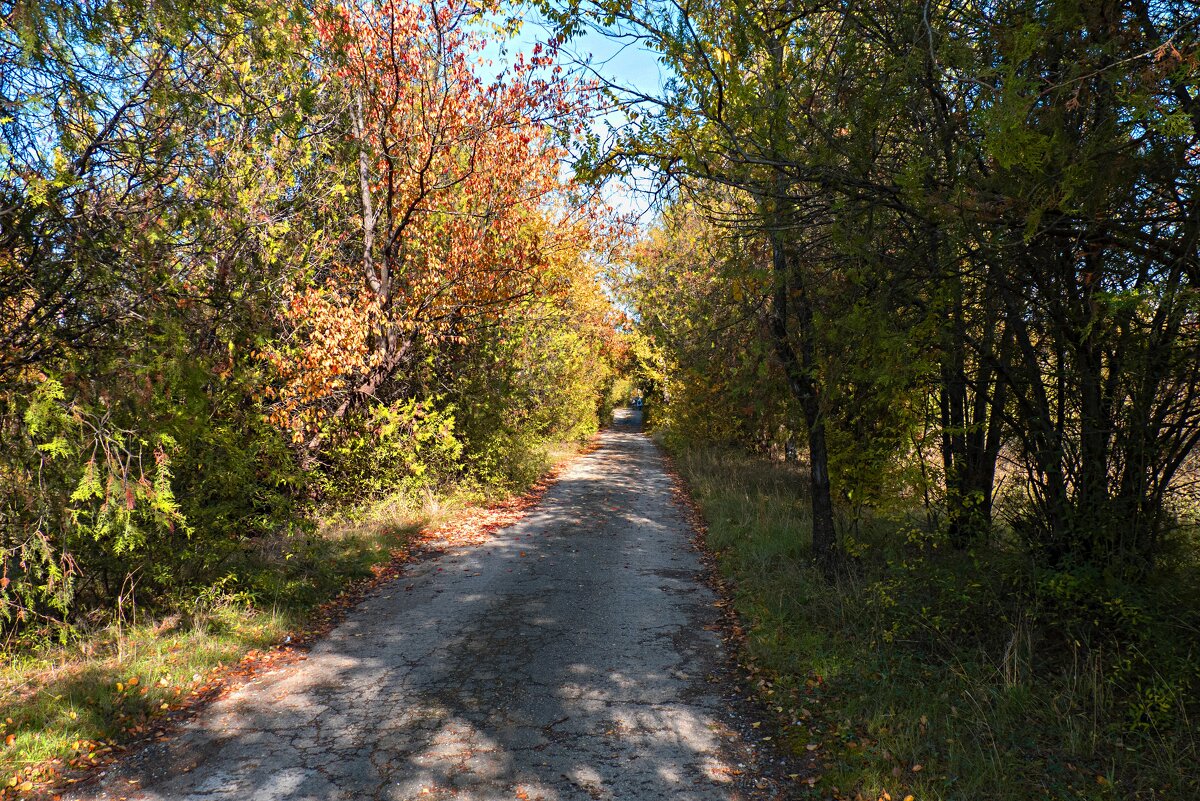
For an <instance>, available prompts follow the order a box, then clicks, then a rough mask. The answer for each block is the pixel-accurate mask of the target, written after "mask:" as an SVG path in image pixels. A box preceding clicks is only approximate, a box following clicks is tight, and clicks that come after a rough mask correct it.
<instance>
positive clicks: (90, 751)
mask: <svg viewBox="0 0 1200 801" xmlns="http://www.w3.org/2000/svg"><path fill="white" fill-rule="evenodd" d="M579 452H580V448H578V447H570V446H558V447H555V448H552V449H550V451H549V452H548V453H547V458H546V470H545V471H544V472H543V474H542V475H543V479H544V478H546V477H547V476H549V475H551V474H552V473H553V472H555V470H556V469H557V467H559V466H560V465H561V464H562V463H563V462H565V461H567V460H569V459H570V458H571V457H572V456H574V455H575V454H577V453H579ZM544 485H545V482H544V481H543V482H541V483H539V484H538V485H535V487H534V488H533V492H534V493H535V494H536V492H537V491H538V487H543V486H544ZM530 497H531V496H528V495H526V496H516V495H514V496H509V497H508V498H492V499H488V500H486V501H485V500H484V499H482V498H481V497H480V496H479V495H478V494H477V493H472V494H467V493H461V492H448V493H445V494H443V495H441V496H438V497H429V498H426V499H425V500H424V501H423V502H422V503H420V504H413V503H409V502H406V501H405V499H402V498H393V499H391V500H389V501H385V502H379V503H376V504H373V505H371V506H369V507H366V508H363V509H359V510H356V511H355V513H354V514H352V515H349V516H344V517H340V518H338V519H330V520H327V521H326V523H325V524H324V525H322V526H320V527H319V528H318V529H317V530H316V531H314V532H312V533H310V534H307V535H303V536H297V537H293V538H289V539H287V540H286V541H280V542H276V543H260V544H259V545H258V547H257V548H256V549H255V552H254V553H250V554H247V558H250V559H254V560H256V561H257V563H258V567H259V568H260V569H262V570H264V571H269V572H270V575H271V586H273V587H274V588H276V589H275V591H274V592H273V594H272V596H271V597H269V598H267V597H259V598H249V597H246V596H245V595H244V594H240V593H238V592H236V591H229V590H227V589H225V588H224V587H223V585H222V583H221V582H217V583H216V584H215V585H214V586H213V587H212V588H211V592H208V593H205V594H204V596H203V597H201V598H200V599H198V600H196V601H194V602H192V603H190V604H189V605H188V608H187V609H185V610H182V611H181V612H180V613H178V614H173V615H170V616H168V617H166V618H163V619H147V620H135V622H134V623H132V624H125V625H117V624H109V625H105V626H102V627H96V628H94V629H92V630H90V631H86V632H83V633H81V634H80V635H79V636H78V637H77V638H76V639H75V640H74V641H73V642H71V643H70V644H68V645H54V644H49V643H47V644H44V645H42V646H40V647H35V648H27V647H26V648H22V649H21V650H15V651H13V652H10V653H3V654H0V659H2V660H3V661H2V662H0V738H2V740H3V744H2V745H0V798H10V797H15V798H22V797H36V796H38V795H39V794H46V793H49V792H52V790H53V787H54V786H55V785H56V784H57V783H59V782H60V781H61V779H62V777H63V776H68V775H70V774H72V773H74V772H75V771H76V770H80V769H87V768H89V767H91V766H95V765H97V764H102V763H104V762H106V761H109V760H111V759H113V758H114V757H115V756H116V755H117V754H118V753H119V752H120V751H121V750H122V749H123V748H124V747H125V746H126V745H128V744H130V743H132V742H136V741H140V740H145V739H152V738H155V737H158V736H163V735H164V733H165V732H166V731H167V730H168V729H169V727H170V726H171V725H172V721H173V720H176V719H178V718H180V717H184V716H186V715H187V714H188V713H189V712H190V711H191V710H192V709H193V708H195V707H196V706H198V705H199V704H202V703H204V701H206V700H207V699H209V698H211V697H213V696H214V695H217V694H219V693H220V691H221V689H222V688H223V687H224V686H226V685H227V684H229V683H230V682H235V681H236V680H237V679H238V678H239V677H240V676H243V675H247V674H250V673H253V672H254V671H256V670H258V669H261V668H263V667H266V666H269V665H271V664H273V663H274V662H276V661H278V660H287V659H291V658H295V656H296V655H297V654H296V652H295V649H294V646H295V645H297V644H299V643H302V642H304V641H306V640H308V639H310V638H311V637H313V636H315V635H319V634H320V633H321V632H322V631H324V630H325V629H326V628H327V627H328V626H329V625H331V624H332V622H334V621H335V620H336V619H337V617H338V616H339V614H340V613H341V611H343V609H344V608H345V607H347V606H348V605H352V603H353V602H354V601H355V600H356V599H357V598H358V597H359V595H361V593H362V592H363V591H365V589H366V588H368V587H370V586H371V585H372V584H373V583H374V582H376V581H379V580H381V579H383V578H386V577H387V576H388V575H389V574H390V573H391V572H394V571H395V570H396V569H398V565H399V564H400V563H401V562H402V561H403V560H404V559H405V558H407V552H408V549H409V548H410V547H411V546H412V545H414V544H416V543H417V542H418V541H419V540H420V535H421V533H422V532H424V531H430V530H433V529H437V530H439V531H444V530H446V529H452V528H454V527H455V526H470V527H480V526H482V527H484V528H491V527H493V526H495V525H504V524H506V523H507V522H510V521H511V519H512V517H513V516H514V515H516V514H519V513H520V510H521V509H523V508H524V506H525V505H526V501H527V500H528V499H529V498H530ZM493 504H498V506H497V507H495V508H496V509H497V510H498V511H497V512H496V513H494V514H493V513H492V512H491V511H490V510H491V509H492V508H493ZM282 644H288V645H290V646H292V647H288V648H282V649H281V648H279V647H278V646H280V645H282Z"/></svg>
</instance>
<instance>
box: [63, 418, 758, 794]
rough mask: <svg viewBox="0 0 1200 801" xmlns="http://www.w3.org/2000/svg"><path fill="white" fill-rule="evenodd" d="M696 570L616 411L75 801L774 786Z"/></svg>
mask: <svg viewBox="0 0 1200 801" xmlns="http://www.w3.org/2000/svg"><path fill="white" fill-rule="evenodd" d="M700 574H701V562H700V559H699V557H698V555H697V553H696V552H695V550H694V548H693V546H692V544H691V531H690V529H689V527H688V525H687V523H686V521H685V519H684V517H683V516H682V514H681V513H680V511H679V510H678V509H677V508H676V506H675V505H674V503H673V500H672V495H671V481H670V478H669V477H668V475H667V474H666V472H665V470H664V464H663V460H662V456H661V455H660V454H659V453H658V451H657V449H656V448H655V446H654V445H653V443H652V442H650V441H649V439H647V438H646V437H645V436H644V435H642V434H641V433H640V412H639V411H636V410H623V411H621V412H619V413H618V419H617V423H616V425H615V426H614V427H613V428H612V429H611V430H609V431H606V432H605V433H604V434H603V435H602V443H601V447H600V448H599V449H598V450H596V451H595V452H593V453H591V454H589V455H587V456H584V457H581V458H579V459H577V460H576V461H575V462H573V463H572V464H571V465H570V466H569V467H568V468H567V469H566V470H565V471H564V472H563V474H562V476H561V478H560V479H559V481H558V482H557V484H555V485H554V486H553V487H552V488H551V489H550V490H549V492H547V494H546V495H545V497H544V498H543V500H542V502H541V503H540V505H539V506H538V507H537V508H536V509H534V510H532V511H531V512H530V514H529V515H528V516H527V517H526V518H524V519H523V520H522V521H520V522H519V523H517V524H515V525H513V526H510V527H509V528H507V529H504V530H502V531H500V532H498V534H497V535H496V536H495V537H494V538H493V539H492V540H490V541H488V542H486V543H484V544H482V545H478V546H472V547H469V548H463V549H457V550H451V551H448V552H447V553H445V554H443V555H441V556H438V557H437V558H433V559H429V560H427V561H425V562H423V563H421V564H417V565H414V566H412V567H411V569H409V570H408V571H407V572H406V574H405V575H404V576H402V577H401V578H399V579H398V580H397V581H396V582H393V583H391V584H388V585H386V586H384V587H383V588H381V589H380V590H379V591H378V592H377V593H375V594H374V595H372V596H371V597H370V598H368V599H367V600H366V601H365V602H364V603H363V604H362V605H361V606H360V607H359V608H357V609H356V610H354V611H353V612H351V614H350V615H349V617H348V618H347V620H346V621H345V622H344V623H343V624H341V625H340V626H339V627H338V628H337V629H335V630H334V631H333V632H332V634H331V635H330V636H329V637H328V638H327V639H325V640H323V641H322V642H320V643H319V644H317V645H316V646H315V647H314V648H313V650H312V652H311V653H310V654H309V656H308V658H307V659H305V660H303V661H301V662H299V663H296V664H293V665H290V666H287V667H284V668H282V669H280V670H278V671H276V672H274V673H269V674H266V675H265V676H263V677H261V678H260V679H258V680H256V681H254V682H251V683H249V684H247V685H245V686H243V687H241V688H240V689H238V690H236V691H235V692H233V693H232V694H231V695H230V696H229V697H227V698H225V699H223V700H220V701H218V702H216V703H214V704H213V705H212V706H211V707H210V708H209V709H207V710H206V711H204V712H203V713H202V714H201V715H199V716H198V717H197V718H195V719H194V720H192V721H191V722H190V723H188V724H187V725H186V727H185V728H184V730H183V731H182V732H181V733H180V734H178V735H177V736H175V737H173V738H172V739H170V740H168V741H166V742H164V743H160V744H157V745H155V746H152V747H150V748H148V749H146V750H144V751H142V752H140V753H138V754H136V755H134V756H133V757H130V758H128V759H127V760H125V761H124V762H123V763H121V764H120V765H118V766H117V767H116V768H114V769H112V770H111V771H110V772H109V774H108V775H107V776H105V777H104V778H103V779H102V780H101V781H100V782H99V783H98V784H96V785H93V786H91V787H90V788H88V789H86V790H83V791H80V793H81V794H79V795H76V796H75V797H76V798H106V799H116V798H129V799H146V800H149V799H154V800H155V801H158V800H159V799H162V800H163V801H167V800H168V799H169V800H170V801H183V800H184V799H188V800H189V801H192V800H194V801H217V799H236V800H237V801H247V800H248V799H253V800H254V801H267V800H268V799H271V800H274V799H280V800H281V801H282V800H283V799H287V800H288V801H293V800H295V801H299V800H300V799H312V800H313V801H330V799H347V801H351V800H353V801H360V800H362V799H378V800H379V801H402V800H403V801H408V800H409V799H413V800H414V801H418V800H419V801H432V800H435V799H451V798H453V799H465V800H467V801H517V800H520V801H534V800H535V799H541V801H576V799H578V800H579V801H593V800H594V799H617V800H620V801H628V800H632V801H658V799H678V800H679V801H693V800H694V801H701V800H703V801H708V799H714V800H715V799H721V800H722V801H734V800H735V799H743V798H749V797H758V796H760V795H761V797H764V798H765V797H771V796H768V795H767V794H765V793H763V792H761V791H754V792H753V794H752V795H748V794H747V789H746V788H750V787H754V786H755V784H756V783H757V784H759V785H765V784H768V783H766V782H765V781H764V780H762V779H755V778H754V776H755V772H756V768H755V764H754V760H755V753H756V749H755V748H754V746H753V745H752V744H750V743H748V742H746V741H745V740H744V739H743V738H742V737H741V736H739V735H738V734H736V733H735V732H734V731H733V730H732V729H731V728H730V726H728V725H727V722H728V721H730V720H731V719H733V720H735V721H736V720H737V719H738V717H737V716H738V710H737V709H736V708H735V707H734V706H733V705H732V703H731V701H730V700H729V697H728V691H727V689H726V688H727V686H728V685H727V684H726V682H725V681H724V680H723V679H720V678H719V677H720V676H721V674H722V671H723V670H724V667H723V666H724V664H725V662H724V656H723V654H722V653H721V648H722V646H721V642H720V638H719V637H718V635H717V633H716V632H715V628H716V623H717V617H716V613H715V610H714V608H713V602H714V600H715V599H714V596H713V594H712V593H711V592H710V591H709V589H708V588H707V587H706V586H705V585H704V584H703V583H702V581H701V578H700ZM757 752H758V753H759V754H760V756H762V757H763V758H765V755H764V754H763V752H762V749H761V748H760V749H757Z"/></svg>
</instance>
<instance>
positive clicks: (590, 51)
mask: <svg viewBox="0 0 1200 801" xmlns="http://www.w3.org/2000/svg"><path fill="white" fill-rule="evenodd" d="M551 33H552V31H551V30H550V29H549V28H548V27H547V26H546V25H545V24H544V23H542V22H541V21H540V20H538V19H535V18H530V19H527V20H526V21H525V24H524V27H523V28H522V30H521V33H520V35H518V36H517V37H515V38H514V39H510V40H508V41H506V42H496V43H495V45H494V46H492V47H489V48H488V50H487V53H486V55H487V57H488V58H491V59H492V60H494V61H495V62H496V63H497V64H498V65H499V64H503V63H505V62H506V61H507V60H508V59H510V58H511V57H512V55H513V54H515V53H517V52H526V53H528V52H529V51H530V50H531V49H532V47H533V45H534V44H535V43H537V42H544V41H545V40H546V39H547V38H549V36H550V35H551ZM502 49H503V51H504V52H505V53H507V57H506V56H505V55H503V54H502V52H501V51H502ZM564 52H565V54H566V55H567V57H568V59H569V60H571V61H574V62H576V63H577V64H580V65H583V64H587V65H588V67H587V68H588V69H590V70H593V71H594V73H595V74H596V75H598V76H599V77H601V78H602V79H603V80H605V81H607V82H609V83H611V84H612V85H614V86H616V87H625V88H630V89H633V90H636V91H638V92H641V93H644V94H647V95H657V94H659V91H660V90H661V89H662V86H663V83H664V82H665V80H666V79H667V76H668V73H667V71H666V70H664V69H663V68H662V67H661V65H660V64H659V63H658V58H657V56H656V55H655V54H654V53H652V52H650V51H648V50H646V49H645V48H643V47H641V46H639V45H638V44H636V43H635V44H629V43H626V42H621V41H616V40H614V39H611V38H609V37H606V36H604V35H603V34H601V33H598V32H596V31H588V32H587V33H585V34H582V35H580V36H578V37H576V38H575V39H572V40H571V41H570V42H569V43H567V45H566V46H565V47H564ZM626 122H627V120H626V118H625V115H624V114H623V113H622V112H620V111H619V110H615V111H611V112H609V113H608V114H606V115H605V116H604V117H602V118H600V119H598V120H597V121H596V123H595V130H596V132H597V133H598V134H599V135H600V136H601V137H604V136H605V135H606V133H607V130H608V126H612V127H617V128H619V127H621V126H622V125H623V124H625V123H626ZM645 178H646V176H644V175H642V176H635V178H634V179H633V181H631V182H629V183H627V184H622V183H614V184H613V185H612V186H610V187H607V188H606V196H607V198H608V200H609V202H610V203H611V204H612V205H613V206H614V207H616V208H617V209H618V210H619V211H621V212H623V213H629V214H634V215H637V216H639V217H640V218H642V219H641V221H642V223H643V224H645V223H648V222H650V220H649V219H648V218H649V216H650V214H649V200H648V198H647V197H646V195H645V194H644V193H639V192H638V191H637V190H636V188H635V187H634V184H636V183H638V182H639V180H641V181H644V180H645Z"/></svg>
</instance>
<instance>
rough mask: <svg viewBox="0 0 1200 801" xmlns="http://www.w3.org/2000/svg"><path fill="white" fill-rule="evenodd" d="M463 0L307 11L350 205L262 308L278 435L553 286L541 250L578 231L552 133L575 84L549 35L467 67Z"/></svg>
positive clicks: (555, 264) (468, 29) (581, 216)
mask: <svg viewBox="0 0 1200 801" xmlns="http://www.w3.org/2000/svg"><path fill="white" fill-rule="evenodd" d="M476 13H477V7H476V6H475V5H473V4H468V3H466V2H464V0H381V2H378V3H370V4H365V5H364V4H357V3H344V2H337V1H336V0H334V1H332V2H328V3H327V4H325V5H324V6H323V7H320V8H318V9H317V11H316V14H315V16H316V18H317V20H318V23H317V28H316V29H317V34H318V37H319V40H320V43H321V46H322V48H323V52H324V57H323V59H322V61H321V63H320V68H321V69H322V71H323V73H324V75H323V78H324V82H325V83H326V84H327V85H328V86H329V88H330V91H331V92H333V93H334V94H335V95H336V96H337V98H338V99H337V102H339V103H340V104H342V105H343V106H344V107H345V108H346V109H348V110H349V116H350V123H349V124H348V125H347V130H346V134H347V136H348V138H349V140H350V143H351V144H352V146H353V147H352V148H349V149H348V150H347V151H345V154H346V155H344V156H343V158H344V159H345V160H343V161H342V162H340V163H331V164H330V167H329V168H330V170H332V171H334V173H335V174H336V175H337V176H338V177H337V179H336V180H335V181H332V183H334V184H336V185H337V186H339V187H341V188H342V189H343V190H345V191H343V192H340V193H335V194H336V195H337V197H338V198H340V201H341V202H342V203H343V204H346V207H347V209H350V210H352V211H351V212H350V213H352V214H356V215H357V216H358V219H356V220H353V221H347V222H348V225H347V226H346V227H347V229H348V230H350V231H352V232H353V236H351V237H349V238H348V239H347V240H346V241H344V242H342V243H340V244H339V246H338V247H337V248H334V249H332V250H330V251H328V253H329V254H330V256H329V260H328V261H327V262H326V263H323V264H322V265H321V266H320V267H319V268H318V272H319V275H318V276H317V277H312V276H308V277H305V278H303V279H302V280H299V281H297V282H296V283H295V285H293V286H292V288H291V294H290V295H289V297H288V298H287V301H288V302H287V305H286V307H285V308H284V309H283V310H282V312H281V315H280V316H281V317H282V318H283V322H284V324H285V328H287V329H288V330H289V331H290V336H288V337H287V341H286V342H285V343H283V344H281V345H279V346H276V347H275V348H274V349H273V350H272V351H271V352H269V353H267V354H266V356H267V360H268V361H269V362H270V363H271V365H272V366H273V367H274V368H275V370H276V372H277V374H278V376H279V378H280V380H281V382H282V387H281V388H280V389H279V391H278V397H277V399H276V402H275V403H274V404H273V406H272V410H271V414H270V416H271V419H272V420H273V421H274V422H275V423H276V424H278V425H281V426H284V427H287V428H290V429H291V430H292V433H293V437H294V439H296V441H302V439H303V438H304V437H305V436H307V435H309V434H312V433H313V432H314V431H315V429H316V427H317V426H318V425H319V424H320V422H321V420H322V419H323V417H325V416H327V415H329V414H331V413H332V414H339V413H340V412H341V411H343V410H344V409H345V408H346V404H347V403H348V402H351V400H352V399H353V398H358V397H362V396H364V395H371V394H374V393H375V392H377V391H378V390H379V389H380V388H381V386H382V384H383V382H386V381H388V380H390V378H391V376H392V375H393V374H394V373H396V372H398V371H400V370H401V369H402V368H403V366H404V365H406V364H407V363H408V362H407V361H406V360H411V359H413V358H416V356H415V354H416V353H417V352H418V351H419V350H421V349H422V347H423V346H430V345H432V346H434V347H437V346H440V345H443V344H446V343H451V344H455V343H457V344H463V340H464V337H465V336H467V334H466V333H464V332H469V331H471V330H473V329H476V328H478V327H479V326H481V325H485V324H486V325H491V324H495V323H496V322H498V321H500V320H502V319H503V318H504V315H505V313H506V312H508V311H509V310H512V309H514V308H516V307H517V306H518V305H519V304H526V303H528V302H529V301H530V300H539V299H545V300H553V301H554V302H558V301H559V300H561V295H560V292H561V285H562V284H561V282H560V281H558V280H557V279H556V277H555V276H556V273H557V272H558V271H559V270H561V269H562V265H563V261H562V259H561V258H560V255H559V253H558V250H559V249H560V248H561V247H562V245H563V243H564V242H567V243H569V244H571V245H573V246H574V252H575V253H576V254H578V253H579V252H580V250H581V249H582V248H586V247H587V243H589V242H591V241H594V235H593V233H592V232H591V231H588V230H586V229H587V226H589V224H591V223H592V222H594V221H595V220H596V219H597V216H598V215H597V214H596V213H595V210H594V209H593V208H592V207H591V203H590V202H585V203H584V204H582V206H581V205H580V204H578V203H574V202H572V203H568V202H566V201H565V200H563V199H564V198H566V197H567V196H568V193H567V192H566V191H564V190H566V189H568V188H569V186H568V184H567V183H566V182H565V181H564V178H563V176H562V174H561V169H560V164H561V160H562V158H563V156H564V153H563V152H562V150H561V149H560V148H559V147H558V146H557V145H556V144H555V139H554V129H555V127H559V126H561V127H563V128H568V129H569V128H570V127H572V125H573V124H576V123H578V122H580V121H581V120H582V119H583V118H584V115H585V114H586V113H587V107H588V103H587V102H586V98H585V97H584V96H583V94H582V93H583V92H585V91H586V90H585V88H584V87H582V86H580V85H578V84H575V83H572V82H571V80H568V79H567V78H566V77H565V76H564V74H563V73H562V72H561V71H559V70H557V69H556V68H555V60H556V58H557V52H556V47H555V46H553V45H549V46H542V47H538V48H536V49H535V50H534V52H533V54H532V56H531V57H528V58H526V57H524V56H520V55H519V56H518V57H517V58H516V59H515V62H514V63H513V64H511V65H510V66H509V67H508V68H507V69H506V70H505V71H504V73H503V74H501V75H499V76H497V77H495V78H491V77H489V76H486V75H483V74H481V73H480V71H481V70H482V69H483V67H482V66H481V64H482V62H483V59H482V58H481V56H482V54H483V52H484V49H485V47H486V46H487V44H488V43H487V40H486V39H485V38H484V37H483V36H482V34H481V33H480V32H479V29H478V27H477V26H475V25H474V24H473V22H472V20H473V19H474V16H475V14H476ZM346 181H351V182H354V183H356V184H357V186H355V187H354V189H353V191H351V190H350V189H349V188H347V187H346V186H345V182H346ZM568 249H570V248H568ZM578 264H579V262H578V260H577V259H576V260H574V261H572V263H571V268H572V269H574V268H576V267H578ZM425 349H426V350H428V347H425ZM333 410H337V411H333Z"/></svg>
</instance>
